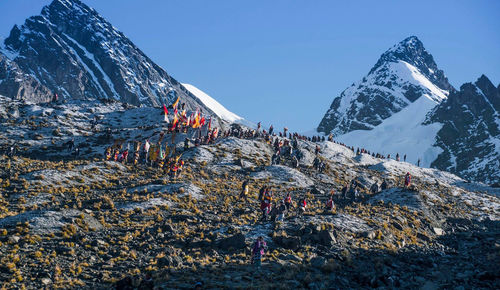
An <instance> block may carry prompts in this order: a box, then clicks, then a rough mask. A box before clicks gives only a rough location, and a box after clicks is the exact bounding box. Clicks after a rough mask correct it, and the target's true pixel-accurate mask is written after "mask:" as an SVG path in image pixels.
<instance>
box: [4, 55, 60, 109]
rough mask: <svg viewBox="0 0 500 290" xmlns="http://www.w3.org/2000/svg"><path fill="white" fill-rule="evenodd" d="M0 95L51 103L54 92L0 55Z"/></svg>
mask: <svg viewBox="0 0 500 290" xmlns="http://www.w3.org/2000/svg"><path fill="white" fill-rule="evenodd" d="M0 95H4V96H10V97H11V98H14V99H16V100H26V101H29V102H34V103H41V102H47V101H50V99H51V97H52V92H51V90H49V89H48V88H47V87H45V86H44V85H42V84H41V83H40V82H39V81H38V80H37V79H36V78H34V77H33V76H31V75H29V74H26V73H24V72H23V71H22V70H21V69H20V68H19V67H18V66H17V64H16V63H15V62H12V61H10V60H9V59H8V58H7V57H6V56H5V55H3V54H2V53H0Z"/></svg>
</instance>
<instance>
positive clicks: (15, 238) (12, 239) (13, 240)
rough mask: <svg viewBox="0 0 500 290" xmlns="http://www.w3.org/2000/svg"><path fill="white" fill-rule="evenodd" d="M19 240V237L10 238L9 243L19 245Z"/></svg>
mask: <svg viewBox="0 0 500 290" xmlns="http://www.w3.org/2000/svg"><path fill="white" fill-rule="evenodd" d="M20 239H21V237H19V236H10V237H9V242H11V243H12V244H17V243H19V240H20Z"/></svg>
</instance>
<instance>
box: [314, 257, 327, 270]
mask: <svg viewBox="0 0 500 290" xmlns="http://www.w3.org/2000/svg"><path fill="white" fill-rule="evenodd" d="M325 265H326V259H325V258H323V257H314V258H312V259H311V266H313V267H314V268H316V269H321V268H323V267H324V266H325Z"/></svg>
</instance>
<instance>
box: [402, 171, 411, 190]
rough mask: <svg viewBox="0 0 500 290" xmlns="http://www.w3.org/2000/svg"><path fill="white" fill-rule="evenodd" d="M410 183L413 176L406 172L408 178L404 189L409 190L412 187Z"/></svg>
mask: <svg viewBox="0 0 500 290" xmlns="http://www.w3.org/2000/svg"><path fill="white" fill-rule="evenodd" d="M410 182H411V175H410V172H406V176H405V185H404V187H405V188H409V187H410Z"/></svg>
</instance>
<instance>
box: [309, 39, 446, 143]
mask: <svg viewBox="0 0 500 290" xmlns="http://www.w3.org/2000/svg"><path fill="white" fill-rule="evenodd" d="M449 88H452V87H451V85H450V84H449V83H448V81H447V79H446V78H445V77H444V74H443V73H442V71H441V70H439V69H438V68H437V65H436V63H435V62H434V60H433V58H432V56H431V55H430V54H429V53H428V52H427V51H426V50H425V48H424V47H423V45H422V43H421V42H420V41H419V40H418V38H416V37H409V38H407V39H405V40H403V41H402V42H400V43H398V44H397V45H395V46H394V47H392V48H390V49H389V50H387V51H386V52H385V53H384V54H382V56H381V57H380V59H379V60H378V61H377V63H376V64H375V66H374V67H373V68H372V69H371V70H370V72H369V73H368V75H366V76H365V77H364V78H363V79H362V80H361V81H359V82H357V83H355V84H353V85H351V86H350V87H348V88H347V89H346V90H345V91H343V92H342V93H341V94H340V96H339V97H337V98H335V99H334V100H333V103H332V105H331V107H330V109H329V110H328V111H327V113H326V114H325V116H324V118H323V120H322V121H321V123H320V124H319V126H318V132H322V133H324V134H330V133H332V134H334V135H335V136H338V135H342V134H345V133H348V132H351V131H354V130H370V129H373V128H374V127H375V126H378V125H380V124H381V123H382V122H383V121H384V120H385V119H387V118H389V117H390V116H392V115H394V114H395V113H397V112H400V111H401V110H402V109H403V108H405V107H407V106H408V105H410V104H411V103H413V102H415V101H416V100H417V99H419V98H421V97H424V98H428V99H430V100H432V101H433V102H434V103H435V104H438V103H440V102H441V101H442V100H444V99H446V96H447V95H448V89H449Z"/></svg>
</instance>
